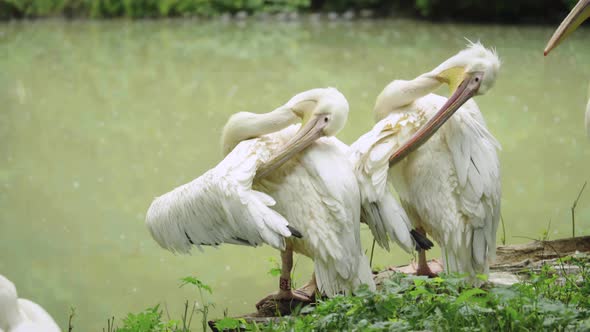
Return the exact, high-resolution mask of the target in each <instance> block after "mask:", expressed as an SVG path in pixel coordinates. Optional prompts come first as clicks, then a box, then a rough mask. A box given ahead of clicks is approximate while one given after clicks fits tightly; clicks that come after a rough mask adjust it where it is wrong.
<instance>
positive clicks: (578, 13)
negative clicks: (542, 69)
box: [543, 0, 590, 55]
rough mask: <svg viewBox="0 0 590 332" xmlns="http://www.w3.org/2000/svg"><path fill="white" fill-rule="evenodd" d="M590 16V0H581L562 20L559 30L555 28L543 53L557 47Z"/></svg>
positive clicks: (547, 52)
mask: <svg viewBox="0 0 590 332" xmlns="http://www.w3.org/2000/svg"><path fill="white" fill-rule="evenodd" d="M588 17H590V0H580V1H579V2H578V4H577V5H576V6H575V7H574V8H573V9H572V11H571V12H570V13H569V15H568V16H567V17H566V18H565V19H564V20H563V22H561V24H560V25H559V27H558V28H557V30H555V32H554V33H553V36H552V37H551V39H549V42H548V43H547V46H545V51H544V52H543V54H545V55H547V54H549V52H551V50H552V49H554V48H555V47H557V45H559V44H560V43H561V42H562V41H563V40H565V39H566V38H567V37H568V36H569V35H571V34H572V32H574V31H576V29H577V28H578V27H579V26H580V25H581V24H582V23H583V22H584V21H585V20H586V19H588Z"/></svg>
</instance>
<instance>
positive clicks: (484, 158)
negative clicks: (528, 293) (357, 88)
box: [351, 43, 501, 276]
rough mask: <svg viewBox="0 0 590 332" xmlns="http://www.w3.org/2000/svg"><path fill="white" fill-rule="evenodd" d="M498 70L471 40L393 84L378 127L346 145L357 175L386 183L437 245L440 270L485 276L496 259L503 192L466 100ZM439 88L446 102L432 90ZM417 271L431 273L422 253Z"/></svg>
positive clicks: (489, 140) (380, 104)
mask: <svg viewBox="0 0 590 332" xmlns="http://www.w3.org/2000/svg"><path fill="white" fill-rule="evenodd" d="M499 68H500V61H499V59H498V57H497V56H496V54H495V53H494V52H492V51H490V50H487V49H485V48H484V47H483V46H482V45H481V44H480V43H475V44H471V45H469V46H468V47H467V49H465V50H463V51H461V52H459V53H458V54H456V55H455V56H453V57H451V58H450V59H448V60H446V61H445V62H443V63H442V64H441V65H439V66H438V67H436V68H435V69H434V70H433V71H431V72H428V73H425V74H422V75H420V76H418V77H417V78H416V79H414V80H411V81H402V80H396V81H393V82H391V83H390V84H389V85H387V87H385V89H384V90H383V91H382V92H381V94H380V95H379V96H378V97H377V101H376V104H375V108H374V114H375V117H376V120H378V123H377V124H376V125H375V126H374V127H373V129H372V130H371V131H370V132H369V133H367V134H365V135H363V136H362V137H361V138H360V139H359V140H358V141H357V142H355V143H354V144H353V145H352V146H351V148H352V149H353V150H355V151H357V153H360V154H361V156H360V157H358V158H356V161H355V162H356V165H355V169H356V173H357V176H358V177H359V178H365V179H369V180H370V181H371V182H372V184H373V185H374V186H375V188H380V189H379V190H380V191H381V192H383V191H386V190H387V182H389V183H392V184H393V185H394V187H395V189H396V190H397V192H398V193H399V196H400V199H401V202H402V205H403V207H404V209H405V211H406V212H407V213H408V215H409V217H410V219H411V221H412V222H413V224H414V226H416V227H417V229H418V230H420V231H422V232H426V233H428V234H431V235H432V236H433V238H434V239H435V240H436V242H438V243H439V245H440V246H441V248H442V251H443V261H444V263H445V264H444V266H446V267H447V268H448V270H449V271H455V272H462V273H468V274H470V275H471V276H473V275H475V274H479V273H487V271H488V264H489V261H490V260H491V259H492V258H493V257H494V255H495V250H496V229H497V225H498V220H499V216H500V192H501V190H500V167H499V161H498V155H497V152H496V150H497V149H499V143H498V142H497V141H496V139H495V138H494V137H493V136H492V134H490V132H489V131H488V129H487V127H486V125H485V122H484V119H483V117H482V115H481V113H480V111H479V109H478V107H477V105H476V104H475V102H474V101H472V100H469V99H470V98H471V97H472V96H474V95H477V94H484V93H486V92H487V91H488V90H489V89H490V88H491V87H492V85H493V84H494V82H495V79H496V74H497V72H498V70H499ZM442 84H448V85H449V86H450V89H451V92H452V93H453V94H452V96H451V97H450V98H449V99H446V98H444V97H441V96H439V95H436V94H433V93H432V92H433V91H435V90H436V89H437V88H438V87H440V86H441V85H442ZM439 109H440V111H438V112H437V110H439ZM455 111H456V114H455V115H454V116H453V117H451V115H452V114H453V113H454V112H455ZM449 118H450V119H449ZM447 120H448V121H447ZM445 121H447V124H445V125H444V126H443V127H442V128H440V126H441V125H442V124H443V123H444V122H445ZM438 128H440V130H439V131H438V132H436V133H435V131H436V130H437V129H438ZM430 137H431V138H430ZM428 138H430V140H428ZM426 140H428V141H427V142H426ZM404 142H405V143H404ZM402 143H403V144H404V145H403V146H402ZM422 144H423V145H422ZM420 145H422V146H421V147H420V148H419V149H417V150H416V148H418V147H419V146H420ZM414 150H415V151H414ZM412 151H413V152H412ZM404 157H405V159H404V160H402V159H403V158H404ZM396 163H397V165H395V166H393V165H394V164H396ZM417 273H418V274H422V275H433V273H432V271H431V270H430V268H429V267H428V265H427V263H426V255H425V253H424V251H423V250H421V251H420V255H419V260H418V269H417Z"/></svg>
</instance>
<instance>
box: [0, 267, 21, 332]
mask: <svg viewBox="0 0 590 332" xmlns="http://www.w3.org/2000/svg"><path fill="white" fill-rule="evenodd" d="M19 318H20V315H19V311H18V302H17V294H16V287H14V284H13V283H12V282H10V280H8V279H6V278H5V277H4V276H2V275H0V329H4V330H6V331H8V330H9V327H11V326H16V325H17V324H18V323H19Z"/></svg>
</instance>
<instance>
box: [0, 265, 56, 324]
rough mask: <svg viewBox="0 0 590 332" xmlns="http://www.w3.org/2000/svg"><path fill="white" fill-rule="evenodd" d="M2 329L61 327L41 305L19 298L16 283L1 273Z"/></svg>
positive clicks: (0, 314) (0, 311)
mask: <svg viewBox="0 0 590 332" xmlns="http://www.w3.org/2000/svg"><path fill="white" fill-rule="evenodd" d="M0 331H4V332H60V329H59V327H58V326H57V324H56V323H55V321H54V320H53V318H51V316H50V315H49V314H48V313H47V311H45V310H44V309H43V308H41V306H39V305H38V304H36V303H33V302H31V301H29V300H25V299H19V298H18V296H17V293H16V287H14V284H13V283H12V282H10V280H8V279H6V278H5V277H4V276H2V275H0Z"/></svg>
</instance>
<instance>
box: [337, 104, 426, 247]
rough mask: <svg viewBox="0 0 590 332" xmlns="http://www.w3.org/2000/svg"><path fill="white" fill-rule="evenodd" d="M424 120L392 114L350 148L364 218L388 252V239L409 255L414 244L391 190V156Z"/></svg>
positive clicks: (403, 215) (416, 116) (406, 222)
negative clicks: (389, 177) (389, 182)
mask: <svg viewBox="0 0 590 332" xmlns="http://www.w3.org/2000/svg"><path fill="white" fill-rule="evenodd" d="M424 122H425V118H424V117H423V116H421V115H418V114H415V113H401V112H400V113H393V114H390V115H389V116H387V117H385V118H384V119H383V120H381V121H379V122H378V123H377V124H376V125H375V126H374V127H373V129H372V130H371V131H369V132H368V133H366V134H365V135H363V136H361V137H360V138H359V139H358V140H357V141H356V142H354V143H353V144H352V145H351V147H350V154H349V155H350V159H351V161H352V163H353V165H354V170H355V173H356V176H357V179H358V181H359V187H360V190H361V197H362V206H361V208H362V211H361V219H362V221H363V222H365V223H366V224H367V225H369V228H370V229H371V232H372V233H373V236H374V237H375V240H376V241H377V243H379V245H380V246H381V247H383V248H385V249H387V250H389V244H388V242H389V239H391V240H393V241H395V242H396V243H398V244H399V245H400V246H401V247H402V248H403V249H405V250H406V251H408V252H410V251H411V250H413V248H414V246H415V243H414V239H413V237H412V236H411V233H410V231H411V229H412V224H411V222H410V220H409V218H408V216H407V215H406V213H405V211H404V210H403V209H402V208H401V206H400V205H399V203H398V202H397V201H396V200H395V198H393V196H392V194H391V191H390V190H389V188H388V184H387V183H388V182H387V176H388V171H389V157H390V156H391V155H392V154H393V153H394V152H395V151H396V150H397V149H398V148H399V147H401V145H402V143H404V142H403V141H401V138H402V137H409V136H410V134H409V133H410V132H415V131H416V130H417V129H418V128H419V127H420V126H421V125H422V124H424Z"/></svg>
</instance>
